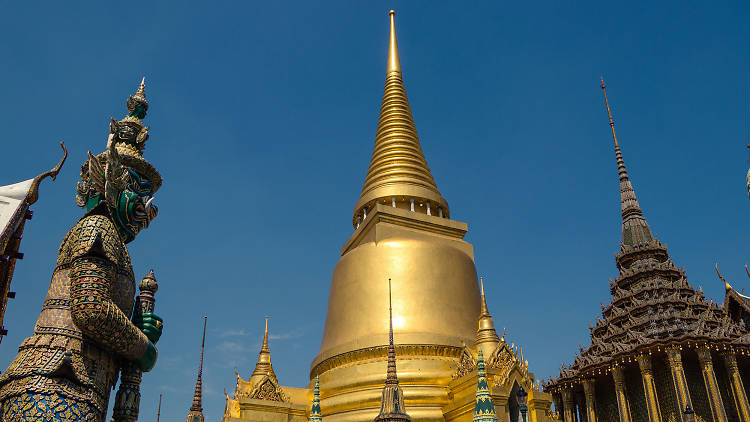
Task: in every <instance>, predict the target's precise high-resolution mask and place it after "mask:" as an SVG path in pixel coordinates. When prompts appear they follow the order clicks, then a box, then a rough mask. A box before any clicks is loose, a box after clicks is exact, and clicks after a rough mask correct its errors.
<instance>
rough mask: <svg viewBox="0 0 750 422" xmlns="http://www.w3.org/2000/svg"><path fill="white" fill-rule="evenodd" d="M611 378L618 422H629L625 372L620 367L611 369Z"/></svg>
mask: <svg viewBox="0 0 750 422" xmlns="http://www.w3.org/2000/svg"><path fill="white" fill-rule="evenodd" d="M612 378H614V380H615V395H616V396H617V413H618V414H619V415H620V422H631V421H632V419H631V418H630V403H628V395H627V391H628V390H627V388H626V386H625V371H624V368H623V367H622V366H615V367H614V368H612Z"/></svg>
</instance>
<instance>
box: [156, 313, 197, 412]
mask: <svg viewBox="0 0 750 422" xmlns="http://www.w3.org/2000/svg"><path fill="white" fill-rule="evenodd" d="M206 321H208V317H207V316H204V317H203V338H202V339H201V359H200V363H199V364H198V379H196V380H195V393H194V394H193V405H192V406H190V413H188V416H187V422H203V351H204V350H205V348H206ZM159 404H161V398H160V399H159Z"/></svg>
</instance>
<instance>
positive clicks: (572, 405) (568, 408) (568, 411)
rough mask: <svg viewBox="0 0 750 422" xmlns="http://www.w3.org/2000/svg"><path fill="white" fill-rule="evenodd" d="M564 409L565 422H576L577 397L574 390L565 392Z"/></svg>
mask: <svg viewBox="0 0 750 422" xmlns="http://www.w3.org/2000/svg"><path fill="white" fill-rule="evenodd" d="M563 409H564V416H563V420H564V421H565V422H576V396H575V393H573V390H565V391H563Z"/></svg>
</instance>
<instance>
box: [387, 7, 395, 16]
mask: <svg viewBox="0 0 750 422" xmlns="http://www.w3.org/2000/svg"><path fill="white" fill-rule="evenodd" d="M388 14H389V15H391V16H396V11H395V10H393V9H391V11H390V12H388Z"/></svg>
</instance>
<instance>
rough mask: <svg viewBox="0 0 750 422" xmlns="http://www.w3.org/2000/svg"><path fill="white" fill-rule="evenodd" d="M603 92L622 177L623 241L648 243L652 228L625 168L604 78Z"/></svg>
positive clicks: (631, 244)
mask: <svg viewBox="0 0 750 422" xmlns="http://www.w3.org/2000/svg"><path fill="white" fill-rule="evenodd" d="M601 81H602V82H601V88H602V93H603V94H604V104H605V105H606V107H607V115H608V116H609V127H610V128H611V129H612V139H613V140H614V143H615V157H616V158H617V172H618V174H619V177H620V202H621V208H622V236H623V238H622V242H623V244H625V245H628V246H633V245H638V244H642V243H646V242H649V241H651V240H652V236H651V229H650V228H649V226H648V223H646V219H645V218H644V217H643V211H642V210H641V206H640V205H639V204H638V198H636V196H635V190H634V189H633V184H632V183H631V182H630V178H629V177H628V171H627V169H626V168H625V160H623V158H622V151H620V144H619V143H618V142H617V133H616V132H615V121H614V120H613V119H612V111H611V110H610V108H609V101H608V100H607V89H606V88H607V85H606V84H605V83H604V78H602V80H601Z"/></svg>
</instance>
